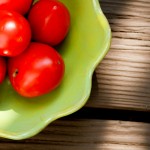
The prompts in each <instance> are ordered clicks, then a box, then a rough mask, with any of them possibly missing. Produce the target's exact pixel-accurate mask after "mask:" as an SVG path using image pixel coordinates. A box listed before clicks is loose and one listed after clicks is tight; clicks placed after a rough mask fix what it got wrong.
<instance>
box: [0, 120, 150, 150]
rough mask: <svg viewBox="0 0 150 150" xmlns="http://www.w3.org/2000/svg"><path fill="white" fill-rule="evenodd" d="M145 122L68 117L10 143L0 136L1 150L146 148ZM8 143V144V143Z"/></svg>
mask: <svg viewBox="0 0 150 150" xmlns="http://www.w3.org/2000/svg"><path fill="white" fill-rule="evenodd" d="M149 129H150V125H149V124H146V123H137V122H124V121H111V120H96V119H93V120H89V119H71V120H68V119H67V120H65V119H62V120H57V121H55V122H54V123H52V124H51V126H48V127H47V128H46V129H45V130H44V131H42V132H41V133H40V134H39V135H37V136H35V137H33V138H30V139H28V140H23V141H16V142H12V141H10V140H6V139H1V142H0V149H1V150H9V149H11V150H12V149H13V150H20V149H22V150H26V149H30V150H44V149H45V150H60V149H61V150H84V149H87V150H149V149H150V143H149V139H150V130H149ZM8 143H9V144H8Z"/></svg>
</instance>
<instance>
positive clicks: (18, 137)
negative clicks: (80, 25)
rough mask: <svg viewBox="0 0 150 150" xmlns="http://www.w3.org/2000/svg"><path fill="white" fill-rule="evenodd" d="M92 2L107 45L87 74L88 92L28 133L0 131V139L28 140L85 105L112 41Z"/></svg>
mask: <svg viewBox="0 0 150 150" xmlns="http://www.w3.org/2000/svg"><path fill="white" fill-rule="evenodd" d="M92 2H93V5H94V8H95V12H96V14H97V16H98V18H99V20H101V19H103V21H104V22H105V23H106V24H107V28H106V30H107V31H108V33H107V42H106V43H107V44H106V45H105V50H103V53H101V55H99V56H98V58H97V59H96V60H95V61H94V62H93V67H92V68H91V69H90V71H89V74H88V78H89V82H88V88H87V89H88V90H87V91H86V92H87V94H86V95H85V96H84V97H82V99H80V101H79V103H77V104H76V105H74V106H73V107H72V108H70V107H69V108H68V109H65V110H64V111H62V112H59V113H57V114H53V116H52V117H51V118H48V119H47V120H46V121H44V122H41V123H40V124H38V125H37V126H35V127H34V128H32V129H31V130H29V131H28V132H25V133H22V132H17V133H16V134H14V133H13V132H12V133H11V132H9V133H8V132H6V131H0V137H3V138H8V139H12V140H22V139H26V138H30V137H32V136H34V135H36V134H37V133H39V132H40V131H42V130H43V129H44V128H45V127H46V126H48V125H49V124H50V123H51V122H53V121H55V120H57V119H59V118H62V117H64V116H67V115H70V114H72V113H74V112H76V111H78V110H79V109H81V108H82V107H83V106H84V105H85V104H86V102H87V100H88V98H89V96H90V93H91V87H92V76H93V73H94V70H95V68H96V67H97V66H98V64H99V63H100V62H101V61H102V59H103V58H104V57H105V55H106V54H107V53H108V51H109V48H110V45H111V39H112V34H111V28H110V25H109V22H108V20H107V18H106V17H105V15H104V13H103V11H102V9H101V6H100V2H99V0H92Z"/></svg>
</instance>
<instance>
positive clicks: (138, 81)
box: [86, 0, 150, 111]
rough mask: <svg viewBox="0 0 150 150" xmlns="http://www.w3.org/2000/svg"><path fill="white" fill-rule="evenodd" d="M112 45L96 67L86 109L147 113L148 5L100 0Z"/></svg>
mask: <svg viewBox="0 0 150 150" xmlns="http://www.w3.org/2000/svg"><path fill="white" fill-rule="evenodd" d="M101 7H102V9H103V10H104V12H105V14H106V16H107V18H108V20H109V22H110V25H111V28H112V35H113V38H112V45H111V49H110V51H109V53H108V54H107V56H106V57H105V59H104V60H103V61H102V63H101V64H100V65H99V66H98V67H97V69H96V73H95V75H94V79H93V80H94V84H93V90H92V94H91V97H90V100H89V101H88V103H87V105H86V106H88V107H104V108H117V109H134V110H142V111H149V110H150V1H149V0H123V1H120V0H103V1H102V2H101Z"/></svg>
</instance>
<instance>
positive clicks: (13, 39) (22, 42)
mask: <svg viewBox="0 0 150 150" xmlns="http://www.w3.org/2000/svg"><path fill="white" fill-rule="evenodd" d="M30 40H31V28H30V25H29V23H28V21H27V20H26V19H25V18H24V17H23V16H22V15H20V14H18V13H17V12H13V11H7V10H0V55H1V56H8V57H12V56H16V55H19V54H20V53H22V52H23V51H24V50H25V49H26V48H27V46H28V45H29V43H30Z"/></svg>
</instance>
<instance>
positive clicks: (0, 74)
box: [0, 57, 6, 83]
mask: <svg viewBox="0 0 150 150" xmlns="http://www.w3.org/2000/svg"><path fill="white" fill-rule="evenodd" d="M5 75H6V61H5V59H4V58H3V57H0V83H2V82H3V80H4V79H5Z"/></svg>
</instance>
